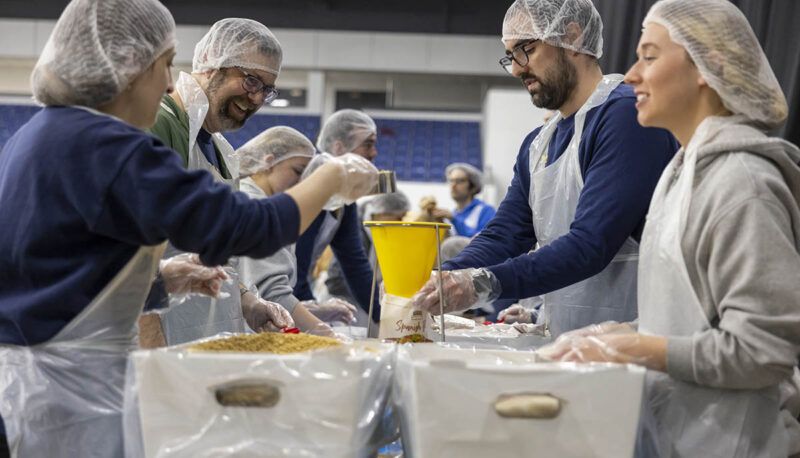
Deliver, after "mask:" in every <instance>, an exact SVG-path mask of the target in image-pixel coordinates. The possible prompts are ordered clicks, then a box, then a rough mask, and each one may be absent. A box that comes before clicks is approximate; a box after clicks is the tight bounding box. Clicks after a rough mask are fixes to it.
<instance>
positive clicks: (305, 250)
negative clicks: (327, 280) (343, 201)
mask: <svg viewBox="0 0 800 458" xmlns="http://www.w3.org/2000/svg"><path fill="white" fill-rule="evenodd" d="M324 220H325V212H324V211H323V212H321V213H320V214H319V215H317V217H316V219H314V221H313V222H312V223H311V225H310V226H308V229H306V231H305V232H303V234H302V235H301V236H300V238H299V239H298V240H297V245H295V248H294V253H295V256H296V257H297V283H295V285H294V296H295V297H296V298H298V299H300V300H301V301H313V300H316V298H315V297H314V293H313V292H312V291H311V285H310V284H309V283H308V277H309V273H310V272H311V271H313V270H314V266H312V265H311V261H312V259H311V255H313V254H314V253H313V251H314V244H315V243H316V241H317V235H318V234H319V229H320V227H321V226H322V222H323V221H324Z"/></svg>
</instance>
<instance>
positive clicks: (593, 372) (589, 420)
mask: <svg viewBox="0 0 800 458" xmlns="http://www.w3.org/2000/svg"><path fill="white" fill-rule="evenodd" d="M397 353H398V354H397V363H396V367H395V371H394V386H393V390H392V401H393V405H394V406H395V407H396V408H397V409H398V413H399V416H400V428H401V436H402V441H403V447H404V452H405V455H404V456H406V457H411V458H421V457H422V458H424V457H436V458H448V457H458V458H469V457H476V458H477V457H487V456H530V455H531V454H532V453H533V452H535V455H536V456H554V457H555V456H557V457H581V458H585V457H623V456H631V455H632V454H633V451H634V442H635V439H636V432H637V425H638V419H639V412H640V405H641V399H642V398H641V395H642V387H643V383H644V376H645V369H643V368H641V367H638V366H632V365H617V364H580V365H577V364H572V363H542V362H538V357H537V356H536V354H535V353H533V352H520V351H500V350H481V349H473V350H466V349H456V348H446V347H443V346H441V345H439V344H415V345H413V346H412V345H403V346H399V347H398V350H397ZM531 398H535V402H530V400H531ZM517 401H519V403H520V405H515V402H517ZM539 401H544V402H542V403H541V404H539V405H537V404H536V403H537V402H539ZM509 405H510V408H509ZM528 407H531V408H530V409H528ZM553 407H555V408H553ZM501 412H502V413H501ZM504 415H507V416H504ZM548 415H550V416H549V417H548Z"/></svg>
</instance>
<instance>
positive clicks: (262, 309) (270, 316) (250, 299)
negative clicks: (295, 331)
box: [242, 291, 294, 332]
mask: <svg viewBox="0 0 800 458" xmlns="http://www.w3.org/2000/svg"><path fill="white" fill-rule="evenodd" d="M242 315H244V319H245V321H247V325H248V326H250V329H252V330H253V331H256V332H278V331H280V330H282V329H283V328H293V327H294V320H293V319H292V316H291V315H290V314H289V312H288V311H287V310H286V309H285V308H283V306H281V305H280V304H276V303H275V302H269V301H265V300H264V299H261V298H260V297H258V296H257V295H255V294H253V293H252V292H249V291H248V292H246V293H244V294H242Z"/></svg>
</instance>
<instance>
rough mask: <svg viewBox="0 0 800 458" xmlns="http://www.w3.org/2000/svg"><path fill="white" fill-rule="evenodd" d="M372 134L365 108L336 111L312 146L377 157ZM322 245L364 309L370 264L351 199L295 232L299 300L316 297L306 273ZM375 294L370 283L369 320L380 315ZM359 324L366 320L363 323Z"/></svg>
mask: <svg viewBox="0 0 800 458" xmlns="http://www.w3.org/2000/svg"><path fill="white" fill-rule="evenodd" d="M377 135H378V130H377V128H376V126H375V121H373V120H372V118H370V117H369V116H368V115H367V114H366V113H364V112H362V111H358V110H350V109H346V110H339V111H337V112H335V113H334V114H332V115H331V116H330V117H329V118H328V119H327V121H325V123H324V125H323V126H322V129H321V131H320V134H319V138H318V139H317V149H318V150H320V151H323V152H326V153H330V154H332V155H333V156H339V155H342V154H345V153H347V152H352V153H355V154H358V155H359V156H361V157H363V158H365V159H367V160H369V161H372V160H373V159H375V157H377V156H378V151H377V150H376V149H375V142H376V141H377ZM328 245H330V246H331V249H332V250H333V254H334V256H335V257H336V259H337V260H338V261H339V265H340V266H341V267H342V271H343V272H344V275H345V279H346V280H347V285H348V287H349V288H350V291H351V292H352V293H353V296H354V297H355V298H356V301H357V302H358V305H359V306H360V307H361V309H362V310H364V311H365V312H367V311H368V310H369V299H370V292H371V288H372V268H371V267H370V265H369V260H368V259H367V254H366V252H365V251H364V246H363V245H362V243H361V223H360V222H359V219H358V209H357V207H356V205H355V204H352V205H347V206H345V207H344V208H341V209H339V210H335V211H325V212H322V213H321V214H320V215H319V216H318V217H317V219H316V220H314V222H313V223H312V224H311V227H309V228H308V230H307V231H305V232H304V233H303V235H301V236H300V239H299V240H298V241H297V245H296V254H297V284H296V285H295V287H294V295H295V296H296V297H297V298H298V299H300V300H301V301H314V300H316V299H315V297H314V294H313V292H312V291H311V282H312V278H311V275H312V273H313V271H314V265H316V263H317V260H318V259H319V257H320V255H322V252H323V250H325V247H327V246H328ZM377 299H378V293H377V288H376V293H375V304H376V306H375V307H374V309H373V312H372V313H373V315H372V320H373V321H375V322H377V321H378V319H379V318H380V316H381V315H380V306H379V304H378V300H377ZM360 324H361V325H366V322H365V323H360Z"/></svg>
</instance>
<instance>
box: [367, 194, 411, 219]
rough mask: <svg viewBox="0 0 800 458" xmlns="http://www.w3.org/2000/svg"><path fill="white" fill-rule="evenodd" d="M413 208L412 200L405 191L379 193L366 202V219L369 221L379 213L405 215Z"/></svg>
mask: <svg viewBox="0 0 800 458" xmlns="http://www.w3.org/2000/svg"><path fill="white" fill-rule="evenodd" d="M410 209H411V202H410V201H409V200H408V197H407V196H406V195H405V193H404V192H402V191H398V192H393V193H391V194H379V195H377V196H375V197H373V198H372V199H370V200H369V201H368V202H367V203H365V204H364V220H366V221H368V220H371V219H372V218H373V216H374V215H376V214H378V213H389V214H392V215H398V216H401V217H402V216H403V215H405V214H406V213H408V211H409V210H410Z"/></svg>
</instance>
